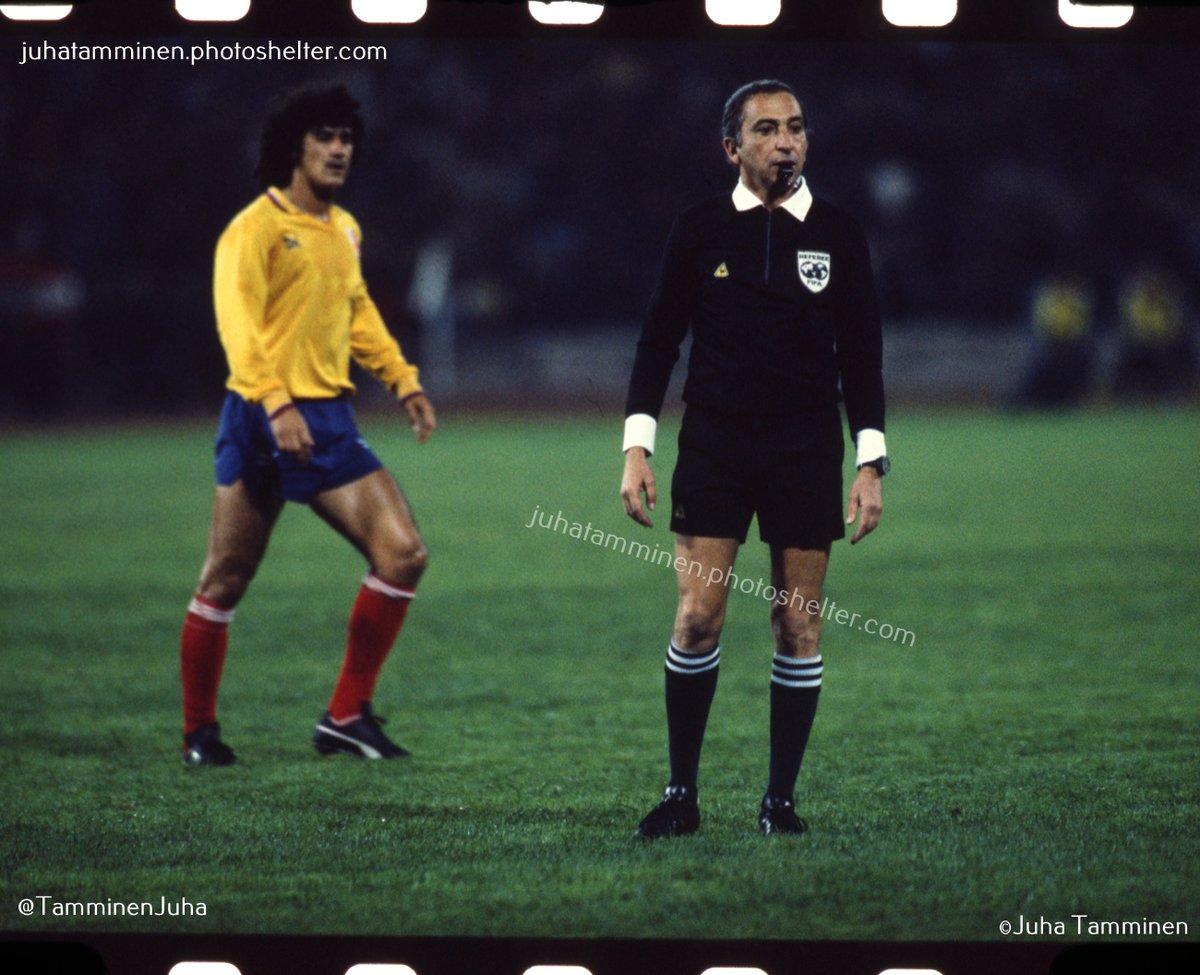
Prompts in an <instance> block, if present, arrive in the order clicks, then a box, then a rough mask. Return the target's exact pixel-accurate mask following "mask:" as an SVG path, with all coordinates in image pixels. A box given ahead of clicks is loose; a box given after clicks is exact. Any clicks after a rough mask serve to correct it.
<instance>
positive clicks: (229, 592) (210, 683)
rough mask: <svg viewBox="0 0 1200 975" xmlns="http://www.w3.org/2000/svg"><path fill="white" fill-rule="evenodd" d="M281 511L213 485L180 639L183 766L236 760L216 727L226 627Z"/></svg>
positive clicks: (239, 487) (237, 488) (267, 500)
mask: <svg viewBox="0 0 1200 975" xmlns="http://www.w3.org/2000/svg"><path fill="white" fill-rule="evenodd" d="M282 507H283V502H282V501H279V500H278V499H276V498H273V497H270V496H268V495H257V494H253V493H252V492H250V491H248V490H247V489H246V486H245V484H244V483H243V482H242V481H238V482H236V483H235V484H232V485H229V486H218V487H217V489H216V493H215V495H214V497H213V509H212V523H211V526H210V528H209V534H208V551H207V554H206V555H205V559H204V567H203V569H201V572H200V583H199V585H198V587H197V589H196V595H195V596H194V597H193V599H192V602H191V604H190V605H189V607H188V613H187V616H186V618H185V619H184V624H183V634H182V636H181V638H180V653H179V665H180V676H181V678H182V682H183V731H184V761H185V762H187V764H189V765H232V764H233V762H234V761H235V758H234V754H233V751H232V750H231V749H230V748H229V747H228V746H227V745H225V744H224V743H223V742H221V740H220V732H219V728H218V725H217V691H218V688H219V686H220V682H221V671H222V669H223V668H224V665H225V654H226V651H227V649H228V646H229V623H230V622H231V621H232V619H233V610H234V607H235V606H237V604H238V602H240V600H241V598H242V596H243V595H244V594H245V592H246V589H247V587H248V586H249V585H250V580H251V579H253V578H254V573H255V572H256V571H257V570H258V566H259V564H260V563H261V562H262V558H263V555H265V554H266V551H267V543H268V541H270V538H271V530H272V529H273V528H274V527H275V522H276V520H277V519H278V517H279V512H280V510H281V509H282Z"/></svg>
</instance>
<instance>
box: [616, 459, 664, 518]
mask: <svg viewBox="0 0 1200 975" xmlns="http://www.w3.org/2000/svg"><path fill="white" fill-rule="evenodd" d="M643 492H645V494H646V508H649V509H650V510H651V511H653V510H654V502H655V499H656V497H657V489H656V488H655V486H654V471H652V470H650V464H649V463H647V461H646V451H645V448H643V447H630V448H629V449H628V450H627V451H626V452H625V473H624V475H623V476H622V477H621V500H622V501H623V502H624V503H625V514H627V515H629V517H630V518H632V519H633V520H634V521H636V522H637V523H638V524H639V525H645V526H646V527H647V528H653V527H654V522H652V521H651V520H650V516H649V515H648V514H646V508H643V507H642V493H643Z"/></svg>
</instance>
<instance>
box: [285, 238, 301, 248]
mask: <svg viewBox="0 0 1200 975" xmlns="http://www.w3.org/2000/svg"><path fill="white" fill-rule="evenodd" d="M283 246H284V247H286V248H287V249H288V250H295V249H296V248H297V247H299V246H300V239H299V238H298V237H293V236H292V235H291V234H284V235H283Z"/></svg>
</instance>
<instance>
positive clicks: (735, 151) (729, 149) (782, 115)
mask: <svg viewBox="0 0 1200 975" xmlns="http://www.w3.org/2000/svg"><path fill="white" fill-rule="evenodd" d="M724 146H725V155H726V156H728V157H729V161H730V162H732V163H734V164H735V165H736V166H737V167H738V170H739V172H740V174H741V178H742V182H743V183H745V184H746V188H747V189H749V190H750V192H752V193H753V194H754V195H755V196H757V197H758V198H759V199H760V200H762V201H763V202H764V203H766V202H768V201H769V200H782V199H783V198H784V197H786V196H787V195H788V194H789V193H790V192H791V190H792V189H793V185H794V184H793V183H789V182H788V178H787V175H786V174H787V172H788V171H789V170H790V172H791V173H792V178H793V180H794V179H795V178H796V177H798V176H799V175H800V172H801V171H802V170H803V169H804V160H805V157H806V155H807V152H808V136H807V135H806V134H805V132H804V116H803V115H802V114H801V112H800V103H799V102H797V101H796V99H795V97H794V96H792V95H790V94H788V93H787V92H786V91H776V92H771V93H769V94H762V95H752V96H751V97H750V98H748V99H746V104H745V107H744V108H743V110H742V131H741V138H740V142H735V141H734V140H733V139H726V140H725V142H724Z"/></svg>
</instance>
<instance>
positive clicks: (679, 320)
mask: <svg viewBox="0 0 1200 975" xmlns="http://www.w3.org/2000/svg"><path fill="white" fill-rule="evenodd" d="M722 136H723V139H722V144H723V146H724V148H725V154H726V156H727V157H728V158H729V161H730V162H731V163H733V164H734V165H735V166H737V167H738V173H739V180H738V185H737V188H736V189H735V190H734V191H733V194H732V196H722V197H719V198H716V199H712V200H709V201H707V202H705V203H701V204H700V205H698V206H695V207H693V208H691V209H689V210H687V211H685V212H684V213H683V214H681V215H680V216H679V218H678V219H677V220H676V221H675V225H674V227H673V228H672V230H671V236H670V239H669V241H668V244H667V253H666V257H665V259H664V262H663V268H662V273H661V277H660V280H659V283H658V287H657V288H656V290H655V292H654V296H653V298H652V300H651V304H650V309H649V312H648V313H647V316H646V320H645V324H644V327H643V329H642V335H641V338H640V340H639V341H638V346H637V357H636V359H635V361H634V366H633V375H632V378H631V379H630V384H629V397H628V400H627V402H626V408H625V413H626V419H625V443H624V450H625V472H624V476H623V478H622V481H621V498H622V500H623V502H624V504H625V510H626V512H627V513H628V514H629V516H630V517H632V518H633V519H634V520H635V521H638V522H640V523H641V524H643V525H647V526H649V525H650V524H651V521H650V518H649V516H648V514H647V509H649V510H653V508H654V506H655V497H656V487H655V481H654V474H653V472H652V471H651V469H650V465H649V464H648V463H647V458H648V457H649V456H650V455H651V454H652V453H653V452H654V436H655V429H656V425H657V417H658V413H659V410H660V409H661V408H662V403H663V397H664V396H665V394H666V388H667V383H668V381H669V379H670V375H671V370H672V368H673V367H674V364H675V362H676V360H677V359H678V358H679V346H680V343H681V342H682V341H683V339H684V336H685V335H686V334H687V330H688V328H689V327H690V328H691V329H692V351H691V357H690V361H689V363H688V375H687V383H686V385H685V387H684V394H683V398H684V400H685V401H686V403H687V409H686V411H685V414H684V418H683V425H682V429H681V430H680V434H679V459H678V463H677V466H676V468H675V475H674V478H673V480H672V483H671V503H672V513H671V530H672V531H673V532H674V533H675V548H676V556H677V558H676V560H675V565H676V570H677V571H676V576H677V581H678V589H679V603H678V609H677V611H676V614H675V626H674V631H673V633H672V636H671V642H670V645H669V647H668V649H667V657H666V679H665V682H666V711H667V739H668V752H669V758H670V774H671V778H670V783H669V785H668V786H667V789H666V792H665V794H664V796H663V798H662V801H661V802H660V803H659V804H658V805H657V806H655V807H654V809H652V810H651V811H650V813H649V814H648V815H647V816H646V817H645V819H643V820H642V822H641V824H640V825H639V826H638V830H637V832H638V835H640V836H643V837H646V838H649V839H658V838H662V837H668V836H680V835H684V834H687V833H692V832H695V831H696V829H697V828H698V827H699V824H700V811H699V805H698V802H697V792H696V779H697V771H698V767H699V763H700V748H701V744H702V742H703V739H704V728H705V725H706V724H707V722H708V712H709V707H710V705H711V703H712V699H713V695H714V693H715V691H716V685H717V672H718V668H719V663H720V654H721V650H720V645H719V638H720V635H721V626H722V624H723V623H724V619H725V606H726V602H727V599H728V594H729V589H728V585H729V583H730V581H731V579H732V578H733V566H734V562H735V559H736V557H737V550H738V547H739V546H740V545H741V544H742V543H744V542H745V541H746V534H747V530H748V528H749V525H750V520H751V518H752V517H753V516H754V515H755V514H757V515H758V524H759V534H760V536H761V538H762V540H763V541H764V542H766V543H767V544H768V545H769V546H770V549H771V585H770V588H769V589H766V590H765V595H766V596H768V597H773V598H771V602H770V605H771V625H772V629H773V631H774V634H775V657H774V660H773V663H772V668H771V718H770V745H771V748H770V762H769V770H768V780H767V787H766V792H765V795H764V796H763V799H762V804H761V806H760V810H759V817H758V825H759V829H760V830H761V831H762V832H763V833H764V834H768V835H770V834H776V833H802V832H804V830H805V828H806V827H805V824H804V821H803V820H802V819H800V818H799V817H798V816H797V815H796V811H795V796H794V793H795V788H796V779H797V777H798V775H799V772H800V763H801V760H802V758H803V756H804V749H805V745H806V744H807V742H808V735H809V730H810V729H811V727H812V722H813V716H814V714H815V713H816V708H817V695H818V694H819V692H820V689H821V667H822V664H821V656H820V650H819V647H818V641H819V639H820V635H821V616H820V611H819V603H820V600H821V588H822V585H823V583H824V580H825V570H826V566H827V565H828V562H829V550H830V545H831V543H832V542H833V541H834V540H836V539H839V538H843V537H845V525H846V524H853V523H854V522H855V521H856V520H857V522H858V525H857V528H856V530H855V532H854V536H853V538H852V539H851V542H852V543H853V542H857V541H859V539H861V538H862V537H863V536H865V535H866V534H868V533H869V532H870V531H872V530H873V529H874V528H875V526H876V525H877V524H878V523H879V516H880V513H881V511H882V509H883V503H882V492H881V489H880V478H881V477H882V476H883V475H884V474H885V473H887V467H888V462H887V456H886V449H885V446H884V437H883V427H884V398H883V376H882V369H881V362H882V342H881V337H880V327H879V312H878V308H877V306H876V300H875V293H874V283H873V279H872V274H871V265H870V258H869V255H868V251H867V245H866V241H865V240H864V238H863V236H862V234H861V233H860V232H859V231H858V229H857V227H856V226H855V224H854V222H853V221H852V220H851V219H850V218H849V217H848V216H847V215H846V214H845V213H844V212H843V211H841V210H839V209H837V208H836V207H834V206H833V205H832V204H830V203H828V202H826V201H824V200H822V199H819V198H817V197H814V196H813V195H812V193H811V191H810V190H809V187H808V184H807V183H806V181H805V180H804V178H803V176H802V175H801V173H802V171H803V168H804V162H805V157H806V154H807V151H808V133H807V126H806V119H805V113H804V107H803V106H802V105H801V104H800V100H799V98H798V97H797V96H796V93H795V91H793V89H792V88H791V87H789V86H788V85H786V84H784V83H782V82H779V81H756V82H752V83H751V84H748V85H745V86H743V87H742V88H739V89H738V90H737V91H736V92H734V93H733V95H731V96H730V98H729V100H728V101H727V102H726V104H725V112H724V117H723V120H722ZM839 385H840V391H841V398H842V399H844V401H845V405H846V417H847V421H848V424H849V426H850V432H851V434H852V435H853V437H854V440H855V445H856V448H857V467H858V474H857V476H856V477H855V479H854V484H853V486H852V487H851V489H850V494H849V501H848V506H847V511H846V517H845V521H844V522H843V518H842V507H841V503H842V502H841V498H842V459H843V449H844V447H843V440H842V432H841V418H840V415H839V412H838V406H837V404H838V400H839ZM643 495H644V496H645V507H643V501H642V497H643Z"/></svg>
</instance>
